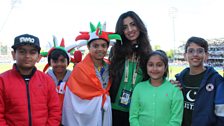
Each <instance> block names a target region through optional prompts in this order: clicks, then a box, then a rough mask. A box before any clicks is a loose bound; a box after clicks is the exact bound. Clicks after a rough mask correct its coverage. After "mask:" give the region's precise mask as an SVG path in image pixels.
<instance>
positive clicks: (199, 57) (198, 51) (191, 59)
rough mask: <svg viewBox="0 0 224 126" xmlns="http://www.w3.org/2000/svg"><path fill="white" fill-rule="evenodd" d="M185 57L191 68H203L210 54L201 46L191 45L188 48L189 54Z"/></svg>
mask: <svg viewBox="0 0 224 126" xmlns="http://www.w3.org/2000/svg"><path fill="white" fill-rule="evenodd" d="M184 57H185V60H187V61H188V63H189V65H190V67H203V63H204V61H205V60H207V58H208V54H207V53H206V52H205V50H204V48H202V47H201V46H199V45H197V44H195V43H191V44H190V45H189V46H188V47H187V52H186V53H185V54H184Z"/></svg>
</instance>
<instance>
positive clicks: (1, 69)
mask: <svg viewBox="0 0 224 126" xmlns="http://www.w3.org/2000/svg"><path fill="white" fill-rule="evenodd" d="M72 65H73V64H72V63H70V65H69V67H68V68H69V69H71V70H72ZM36 66H37V68H38V69H39V70H41V71H42V70H43V68H44V66H45V64H44V63H37V64H36ZM11 68H12V64H10V63H4V64H0V73H2V72H4V71H6V70H9V69H11ZM184 68H185V67H184V66H170V67H169V78H170V79H174V78H175V77H174V76H175V74H177V73H179V72H180V71H181V70H183V69H184ZM217 71H218V72H219V74H220V75H222V76H223V70H221V69H219V70H217Z"/></svg>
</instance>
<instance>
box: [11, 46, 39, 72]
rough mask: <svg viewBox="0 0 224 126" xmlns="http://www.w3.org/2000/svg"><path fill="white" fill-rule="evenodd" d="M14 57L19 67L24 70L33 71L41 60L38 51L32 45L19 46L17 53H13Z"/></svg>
mask: <svg viewBox="0 0 224 126" xmlns="http://www.w3.org/2000/svg"><path fill="white" fill-rule="evenodd" d="M12 57H13V59H14V60H16V65H17V67H18V68H19V69H23V70H29V69H32V68H33V67H34V66H35V64H36V62H38V61H39V60H40V54H39V52H38V49H36V48H35V47H34V46H31V45H23V46H19V47H18V48H17V49H16V51H15V52H14V51H13V52H12Z"/></svg>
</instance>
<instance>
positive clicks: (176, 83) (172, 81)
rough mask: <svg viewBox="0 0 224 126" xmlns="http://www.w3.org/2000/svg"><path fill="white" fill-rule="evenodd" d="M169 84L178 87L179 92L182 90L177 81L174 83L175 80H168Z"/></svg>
mask: <svg viewBox="0 0 224 126" xmlns="http://www.w3.org/2000/svg"><path fill="white" fill-rule="evenodd" d="M170 83H172V84H174V85H175V86H176V87H179V88H180V90H182V88H183V87H182V86H181V84H180V82H179V81H176V80H170Z"/></svg>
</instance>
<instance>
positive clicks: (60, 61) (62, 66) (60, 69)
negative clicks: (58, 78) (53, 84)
mask: <svg viewBox="0 0 224 126" xmlns="http://www.w3.org/2000/svg"><path fill="white" fill-rule="evenodd" d="M50 62H51V63H50V64H51V67H52V69H53V71H54V73H57V74H60V73H61V74H62V73H65V72H66V69H67V66H68V60H67V58H66V57H64V56H63V55H60V56H59V57H58V58H57V59H50Z"/></svg>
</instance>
